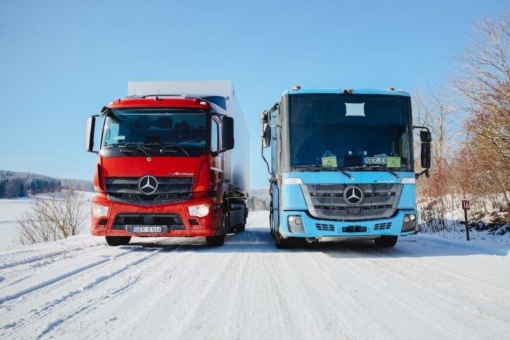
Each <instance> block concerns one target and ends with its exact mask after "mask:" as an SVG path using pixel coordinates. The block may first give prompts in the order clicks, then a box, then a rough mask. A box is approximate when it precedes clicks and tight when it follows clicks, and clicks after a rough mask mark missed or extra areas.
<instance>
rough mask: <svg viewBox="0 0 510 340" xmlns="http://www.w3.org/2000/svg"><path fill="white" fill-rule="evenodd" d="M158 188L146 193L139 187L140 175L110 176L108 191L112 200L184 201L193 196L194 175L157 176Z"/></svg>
mask: <svg viewBox="0 0 510 340" xmlns="http://www.w3.org/2000/svg"><path fill="white" fill-rule="evenodd" d="M156 179H157V180H158V187H157V190H156V191H155V192H154V193H153V194H151V195H145V194H143V193H142V192H141V191H140V190H139V189H138V182H139V180H140V177H108V178H106V192H107V194H108V198H109V199H110V200H112V201H117V202H124V203H131V204H139V205H156V204H165V203H174V202H182V201H186V200H189V199H190V198H191V190H192V187H193V177H157V178H156Z"/></svg>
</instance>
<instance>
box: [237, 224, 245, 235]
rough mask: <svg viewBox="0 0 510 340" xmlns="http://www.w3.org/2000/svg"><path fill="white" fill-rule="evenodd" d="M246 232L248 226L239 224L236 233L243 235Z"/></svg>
mask: <svg viewBox="0 0 510 340" xmlns="http://www.w3.org/2000/svg"><path fill="white" fill-rule="evenodd" d="M245 230H246V224H244V223H242V224H239V225H238V226H237V227H236V232H238V233H242V232H244V231H245Z"/></svg>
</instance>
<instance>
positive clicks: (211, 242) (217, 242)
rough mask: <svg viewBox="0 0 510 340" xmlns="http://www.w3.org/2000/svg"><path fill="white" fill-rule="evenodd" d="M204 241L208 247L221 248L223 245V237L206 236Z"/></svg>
mask: <svg viewBox="0 0 510 340" xmlns="http://www.w3.org/2000/svg"><path fill="white" fill-rule="evenodd" d="M205 241H206V242H207V245H208V246H209V247H221V246H222V245H223V244H224V243H225V235H219V236H206V237H205Z"/></svg>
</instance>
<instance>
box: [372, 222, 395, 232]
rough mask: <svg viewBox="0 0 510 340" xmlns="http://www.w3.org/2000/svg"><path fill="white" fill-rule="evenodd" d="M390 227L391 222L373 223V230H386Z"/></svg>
mask: <svg viewBox="0 0 510 340" xmlns="http://www.w3.org/2000/svg"><path fill="white" fill-rule="evenodd" d="M390 228H391V222H387V223H376V224H375V225H374V230H388V229H390Z"/></svg>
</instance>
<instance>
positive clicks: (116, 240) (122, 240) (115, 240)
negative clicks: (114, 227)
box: [106, 236, 131, 247]
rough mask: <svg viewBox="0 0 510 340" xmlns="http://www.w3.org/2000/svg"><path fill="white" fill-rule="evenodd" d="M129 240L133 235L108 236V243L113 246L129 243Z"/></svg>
mask: <svg viewBox="0 0 510 340" xmlns="http://www.w3.org/2000/svg"><path fill="white" fill-rule="evenodd" d="M129 241H131V236H106V243H108V245H109V246H112V247H117V246H125V245H127V244H129Z"/></svg>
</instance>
